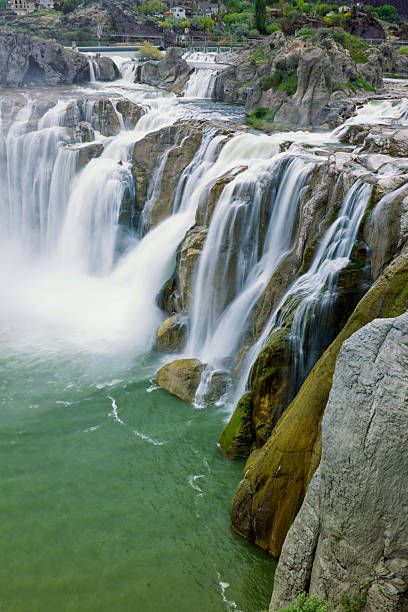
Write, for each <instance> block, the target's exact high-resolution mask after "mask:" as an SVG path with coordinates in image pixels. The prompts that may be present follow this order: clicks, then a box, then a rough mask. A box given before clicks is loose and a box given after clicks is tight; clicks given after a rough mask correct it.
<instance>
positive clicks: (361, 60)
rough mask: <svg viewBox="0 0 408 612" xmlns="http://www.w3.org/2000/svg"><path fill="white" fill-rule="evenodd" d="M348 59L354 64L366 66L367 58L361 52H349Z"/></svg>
mask: <svg viewBox="0 0 408 612" xmlns="http://www.w3.org/2000/svg"><path fill="white" fill-rule="evenodd" d="M350 57H351V59H352V60H353V62H354V63H355V64H366V63H367V62H368V57H367V56H366V55H365V54H364V53H361V51H351V52H350Z"/></svg>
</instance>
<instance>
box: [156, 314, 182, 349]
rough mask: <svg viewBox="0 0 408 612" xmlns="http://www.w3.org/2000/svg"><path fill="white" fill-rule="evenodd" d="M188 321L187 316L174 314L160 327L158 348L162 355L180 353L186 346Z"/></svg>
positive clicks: (157, 339) (157, 341) (157, 340)
mask: <svg viewBox="0 0 408 612" xmlns="http://www.w3.org/2000/svg"><path fill="white" fill-rule="evenodd" d="M187 323H188V319H187V317H186V316H185V315H181V314H174V315H172V316H171V317H168V318H167V319H165V320H164V321H163V323H162V324H161V325H160V327H159V329H158V331H157V336H156V348H157V350H158V351H161V352H162V353H178V352H180V351H181V350H182V349H183V347H184V344H185V341H186V336H187Z"/></svg>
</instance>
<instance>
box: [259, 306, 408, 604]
mask: <svg viewBox="0 0 408 612" xmlns="http://www.w3.org/2000/svg"><path fill="white" fill-rule="evenodd" d="M407 347H408V314H404V315H402V316H399V317H397V318H395V319H381V320H379V319H377V320H375V321H373V322H372V323H370V324H369V325H366V326H365V327H363V328H362V329H360V330H359V331H358V332H356V333H354V334H353V335H352V336H351V337H350V338H349V339H348V340H346V341H345V342H344V343H343V346H342V349H341V351H340V353H339V356H338V358H337V362H336V368H335V372H334V376H333V384H332V388H331V391H330V396H329V400H328V403H327V406H326V410H325V414H324V417H323V421H322V458H321V463H320V467H319V469H318V470H317V472H316V474H315V475H314V477H313V479H312V481H311V483H310V487H309V489H308V492H307V495H306V498H305V501H304V503H303V505H302V508H301V510H300V512H299V514H298V516H297V518H296V520H295V522H294V524H293V526H292V527H291V529H290V531H289V533H288V536H287V538H286V541H285V544H284V546H283V549H282V554H281V558H280V561H279V564H278V568H277V571H276V574H275V585H274V592H273V596H272V601H271V609H275V608H280V607H287V606H288V605H289V604H290V603H291V602H292V601H293V600H294V599H296V596H297V595H298V593H300V592H302V591H308V592H309V593H311V594H315V593H316V594H318V595H321V596H323V597H324V598H326V599H328V600H329V601H331V602H332V603H333V604H336V603H337V602H338V601H339V599H340V597H341V596H342V595H343V594H348V595H349V596H350V595H351V594H353V593H356V594H360V598H361V599H362V600H363V601H365V600H366V605H365V606H364V610H366V612H376V611H378V610H381V611H383V612H397V611H402V610H405V609H407V606H408V571H407V557H408V544H407V539H406V534H407V530H408V518H407V517H408V514H407V512H406V508H407V507H408V495H407V488H406V486H404V483H405V482H406V474H407V470H408V461H407V457H408V431H407V423H408V418H407V417H408V348H407Z"/></svg>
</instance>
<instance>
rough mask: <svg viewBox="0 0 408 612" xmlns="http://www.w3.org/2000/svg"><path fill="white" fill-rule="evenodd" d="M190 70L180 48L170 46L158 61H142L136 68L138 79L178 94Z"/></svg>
mask: <svg viewBox="0 0 408 612" xmlns="http://www.w3.org/2000/svg"><path fill="white" fill-rule="evenodd" d="M191 72H192V68H190V67H189V65H188V64H187V62H186V61H185V60H184V59H183V58H182V50H181V49H179V48H177V47H172V48H170V49H169V50H168V51H167V54H166V55H165V56H164V57H163V59H161V60H160V61H153V60H149V61H147V62H144V64H142V66H141V68H140V70H138V80H139V81H140V82H141V83H146V85H154V86H155V87H162V88H164V89H168V90H169V91H173V92H174V93H178V94H179V93H181V91H182V89H183V87H184V85H185V84H186V82H187V80H188V78H189V76H190V74H191Z"/></svg>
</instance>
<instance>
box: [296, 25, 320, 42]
mask: <svg viewBox="0 0 408 612" xmlns="http://www.w3.org/2000/svg"><path fill="white" fill-rule="evenodd" d="M296 38H310V39H311V40H313V39H314V38H315V33H314V32H312V30H310V29H309V28H307V27H303V28H301V29H300V30H298V31H297V32H296Z"/></svg>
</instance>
